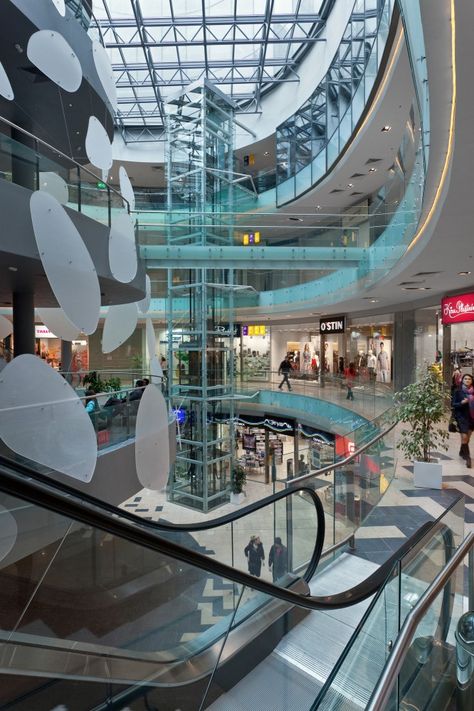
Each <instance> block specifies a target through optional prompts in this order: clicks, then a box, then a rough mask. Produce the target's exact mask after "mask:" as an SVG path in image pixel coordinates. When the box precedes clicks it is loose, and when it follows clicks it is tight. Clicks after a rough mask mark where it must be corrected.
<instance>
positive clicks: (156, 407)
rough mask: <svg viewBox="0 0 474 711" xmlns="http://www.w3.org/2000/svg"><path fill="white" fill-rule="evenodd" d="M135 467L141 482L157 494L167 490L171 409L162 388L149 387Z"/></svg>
mask: <svg viewBox="0 0 474 711" xmlns="http://www.w3.org/2000/svg"><path fill="white" fill-rule="evenodd" d="M135 465H136V468H137V476H138V480H139V482H140V483H141V484H142V486H144V487H145V488H147V489H153V490H155V491H157V490H159V489H162V488H163V487H164V486H166V483H167V481H168V475H169V469H170V445H169V435H168V408H167V407H166V401H165V398H164V397H163V395H162V393H161V391H160V389H159V387H157V386H156V385H152V384H150V385H147V387H146V388H145V390H144V391H143V395H142V397H141V399H140V404H139V406H138V412H137V423H136V429H135Z"/></svg>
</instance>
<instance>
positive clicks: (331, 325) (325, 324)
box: [319, 316, 346, 333]
mask: <svg viewBox="0 0 474 711" xmlns="http://www.w3.org/2000/svg"><path fill="white" fill-rule="evenodd" d="M319 330H320V332H321V333H344V331H345V330H346V317H345V316H329V317H328V318H322V319H320V321H319Z"/></svg>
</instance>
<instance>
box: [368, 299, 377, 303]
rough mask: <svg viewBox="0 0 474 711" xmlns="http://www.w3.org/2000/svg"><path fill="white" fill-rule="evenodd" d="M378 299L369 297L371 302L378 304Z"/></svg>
mask: <svg viewBox="0 0 474 711" xmlns="http://www.w3.org/2000/svg"><path fill="white" fill-rule="evenodd" d="M378 302H379V300H378V299H370V303H371V304H378Z"/></svg>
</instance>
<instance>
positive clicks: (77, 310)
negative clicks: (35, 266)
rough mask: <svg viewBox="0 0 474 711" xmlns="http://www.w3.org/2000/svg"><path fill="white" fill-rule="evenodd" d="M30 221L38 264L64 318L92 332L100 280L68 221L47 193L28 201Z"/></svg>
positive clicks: (37, 193) (32, 197)
mask: <svg viewBox="0 0 474 711" xmlns="http://www.w3.org/2000/svg"><path fill="white" fill-rule="evenodd" d="M30 211H31V221H32V223H33V231H34V235H35V239H36V244H37V246H38V251H39V253H40V257H41V262H42V264H43V268H44V270H45V272H46V275H47V277H48V279H49V283H50V285H51V288H52V290H53V292H54V295H55V297H56V299H57V301H58V304H59V305H60V306H61V308H62V309H63V311H64V313H65V315H66V316H67V318H68V319H69V321H71V323H73V324H74V326H76V328H78V329H79V331H83V332H84V333H94V331H95V330H96V328H97V323H98V320H99V312H100V286H99V279H98V278H97V273H96V270H95V267H94V263H93V261H92V259H91V256H90V254H89V252H88V250H87V248H86V246H85V244H84V242H83V241H82V238H81V235H80V234H79V232H78V231H77V229H76V227H75V226H74V223H73V222H72V220H71V218H70V217H69V215H68V214H67V212H66V211H65V210H64V208H63V207H62V205H60V204H59V202H58V201H57V200H56V198H54V197H52V195H48V193H44V192H42V191H40V190H39V191H36V192H34V193H33V195H32V196H31V199H30Z"/></svg>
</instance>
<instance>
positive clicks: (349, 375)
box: [344, 363, 357, 400]
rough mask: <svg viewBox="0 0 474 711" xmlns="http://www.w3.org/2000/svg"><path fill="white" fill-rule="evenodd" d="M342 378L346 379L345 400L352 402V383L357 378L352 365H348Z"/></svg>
mask: <svg viewBox="0 0 474 711" xmlns="http://www.w3.org/2000/svg"><path fill="white" fill-rule="evenodd" d="M344 376H345V379H346V388H347V395H346V400H353V399H354V393H353V392H352V388H353V387H354V381H355V379H356V377H357V371H356V369H355V365H354V363H349V367H348V368H346V369H345V370H344Z"/></svg>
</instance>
